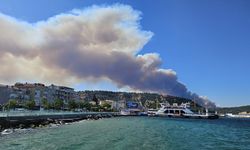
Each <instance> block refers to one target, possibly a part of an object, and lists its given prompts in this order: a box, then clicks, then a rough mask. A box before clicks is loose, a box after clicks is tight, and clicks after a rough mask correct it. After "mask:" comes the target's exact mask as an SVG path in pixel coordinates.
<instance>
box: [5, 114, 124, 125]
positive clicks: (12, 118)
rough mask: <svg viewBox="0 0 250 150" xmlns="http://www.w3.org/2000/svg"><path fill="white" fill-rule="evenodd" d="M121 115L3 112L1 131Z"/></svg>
mask: <svg viewBox="0 0 250 150" xmlns="http://www.w3.org/2000/svg"><path fill="white" fill-rule="evenodd" d="M119 115H120V113H118V112H63V111H61V112H43V111H35V112H34V111H30V112H1V113H0V129H7V128H26V127H36V126H37V127H38V126H41V125H48V124H50V123H60V124H62V123H67V122H74V121H80V120H85V119H94V120H97V119H100V118H110V117H116V116H119Z"/></svg>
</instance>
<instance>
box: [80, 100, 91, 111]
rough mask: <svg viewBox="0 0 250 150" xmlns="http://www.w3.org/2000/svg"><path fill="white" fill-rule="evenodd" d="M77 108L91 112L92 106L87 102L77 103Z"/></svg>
mask: <svg viewBox="0 0 250 150" xmlns="http://www.w3.org/2000/svg"><path fill="white" fill-rule="evenodd" d="M78 105H79V108H81V109H83V108H85V109H86V110H91V107H92V105H91V104H90V103H88V102H82V101H81V102H79V104H78Z"/></svg>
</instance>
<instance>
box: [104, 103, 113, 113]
mask: <svg viewBox="0 0 250 150" xmlns="http://www.w3.org/2000/svg"><path fill="white" fill-rule="evenodd" d="M102 108H103V109H104V110H105V111H111V105H110V104H109V103H104V104H102Z"/></svg>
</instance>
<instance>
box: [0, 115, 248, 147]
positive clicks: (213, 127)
mask: <svg viewBox="0 0 250 150" xmlns="http://www.w3.org/2000/svg"><path fill="white" fill-rule="evenodd" d="M0 150H250V119H226V118H221V119H215V120H200V119H178V118H176V119H174V118H161V117H114V118H105V119H100V120H84V121H80V122H75V123H72V124H67V125H62V126H59V127H45V128H36V129H25V130H20V131H16V132H13V133H12V134H9V135H1V136H0Z"/></svg>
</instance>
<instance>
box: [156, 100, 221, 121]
mask: <svg viewBox="0 0 250 150" xmlns="http://www.w3.org/2000/svg"><path fill="white" fill-rule="evenodd" d="M160 105H161V108H160V109H159V110H158V111H157V112H156V113H155V116H163V117H175V118H197V119H218V118H219V116H218V115H217V114H212V113H208V109H206V113H205V114H201V113H194V112H193V111H192V110H191V109H190V103H182V104H181V105H178V104H177V103H173V105H170V104H169V103H160Z"/></svg>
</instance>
